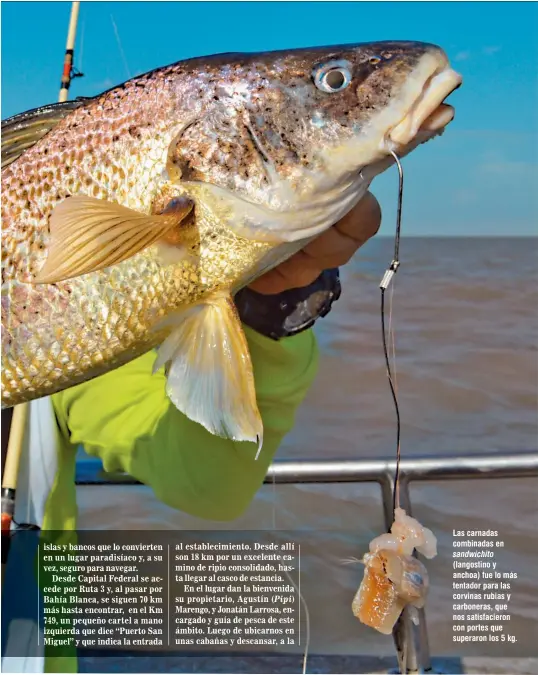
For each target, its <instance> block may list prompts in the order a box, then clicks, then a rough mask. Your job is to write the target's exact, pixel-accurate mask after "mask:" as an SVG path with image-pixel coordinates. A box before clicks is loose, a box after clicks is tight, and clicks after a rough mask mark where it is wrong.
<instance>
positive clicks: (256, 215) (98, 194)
mask: <svg viewBox="0 0 538 675" xmlns="http://www.w3.org/2000/svg"><path fill="white" fill-rule="evenodd" d="M460 82H461V77H460V76H459V75H458V74H457V73H455V72H454V71H453V70H452V69H451V68H450V67H449V64H448V60H447V57H446V55H445V53H444V52H443V51H442V50H441V49H440V48H438V47H436V46H434V45H429V44H424V43H418V42H377V43H375V42H374V43H369V44H358V45H344V46H336V47H324V48H313V49H300V50H291V51H281V52H269V53H263V54H224V55H219V56H212V57H207V58H196V59H191V60H187V61H181V62H179V63H175V64H174V65H171V66H167V67H164V68H159V69H157V70H154V71H152V72H150V73H147V74H145V75H141V76H139V77H136V78H134V79H132V80H129V81H128V82H126V83H125V84H123V85H121V86H118V87H115V88H114V89H111V90H109V91H107V92H105V93H104V94H102V95H100V96H97V97H96V98H92V99H86V100H81V101H78V100H77V101H72V102H70V103H66V104H57V105H52V106H47V107H45V108H40V109H37V110H34V111H30V112H28V113H24V114H22V115H18V116H16V117H14V118H11V119H9V120H7V121H6V122H4V123H3V124H2V193H3V197H2V225H3V232H2V327H3V331H2V405H3V407H9V406H13V405H15V404H18V403H21V402H24V401H30V400H32V399H36V398H39V397H42V396H47V395H50V394H53V393H54V392H58V391H60V390H62V389H65V388H67V387H71V386H73V385H75V384H78V383H80V382H83V381H85V380H88V379H90V378H93V377H96V376H98V375H101V374H103V373H105V372H107V371H109V370H111V369H113V368H116V367H118V366H121V365H122V364H125V363H127V362H128V361H130V360H132V359H134V358H136V357H138V356H140V355H142V354H144V353H145V352H147V351H149V350H150V349H152V348H154V347H157V346H159V345H160V348H159V352H158V358H157V362H156V368H159V367H161V366H163V365H165V364H166V366H167V393H168V395H169V397H170V399H171V400H172V401H173V403H174V404H175V405H176V406H177V407H178V408H179V409H180V410H181V411H183V412H184V413H185V414H186V415H187V416H188V417H190V418H191V419H193V420H195V421H197V422H199V423H201V424H203V425H204V426H205V427H206V428H207V429H208V430H209V431H210V432H212V433H214V434H217V435H221V436H224V437H228V438H233V439H236V440H249V441H256V440H258V442H259V443H261V438H262V433H263V429H262V422H261V418H260V414H259V411H258V407H257V403H256V394H255V389H254V381H253V374H252V367H251V361H250V356H249V353H248V348H247V343H246V341H245V337H244V334H243V331H242V329H241V324H240V322H239V320H238V317H237V314H236V312H235V308H234V304H233V300H232V297H233V294H234V293H235V292H237V290H239V289H240V288H241V287H242V286H245V285H246V284H248V283H250V282H251V281H252V280H253V279H255V278H256V277H258V276H259V275H261V274H262V273H263V272H265V271H267V270H268V269H270V268H271V267H274V266H275V265H276V264H278V263H280V262H281V261H283V260H285V259H286V258H288V257H289V256H291V255H292V254H293V253H295V252H296V251H297V250H298V249H300V248H302V247H303V246H304V245H305V243H306V242H307V241H308V240H310V239H311V238H312V237H315V236H317V235H319V234H320V233H321V232H323V231H324V230H326V229H327V228H329V227H330V226H331V225H333V224H334V223H335V222H336V221H338V220H339V219H340V218H341V217H342V216H343V215H344V214H345V213H346V212H348V211H349V210H350V209H351V208H352V207H353V206H354V205H355V204H356V203H357V202H358V201H359V200H360V199H361V197H362V196H363V195H364V194H365V192H366V190H367V189H368V186H369V184H370V183H371V181H372V179H373V178H374V176H375V175H376V174H379V173H380V172H381V171H383V170H385V169H386V168H387V167H388V166H389V165H390V164H391V163H392V158H391V157H390V155H389V151H390V150H391V149H392V150H394V151H397V152H398V153H399V154H400V155H403V154H406V153H407V152H409V151H410V150H412V149H413V148H414V147H416V146H417V145H418V144H420V143H421V142H423V141H425V140H428V139H429V138H431V137H432V136H434V135H436V134H437V133H439V132H440V131H441V130H442V129H443V128H444V126H445V125H446V124H447V123H448V122H449V121H450V120H451V119H452V117H453V109H452V108H451V107H450V106H447V105H444V104H443V101H444V99H445V97H446V96H447V95H448V94H450V93H451V92H452V91H453V90H454V89H455V88H456V87H457V86H459V84H460Z"/></svg>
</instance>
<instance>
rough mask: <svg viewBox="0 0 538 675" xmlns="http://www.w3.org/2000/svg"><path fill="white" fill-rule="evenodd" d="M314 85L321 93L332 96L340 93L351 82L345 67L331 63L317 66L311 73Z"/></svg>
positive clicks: (349, 73) (337, 63) (338, 63)
mask: <svg viewBox="0 0 538 675" xmlns="http://www.w3.org/2000/svg"><path fill="white" fill-rule="evenodd" d="M313 76H314V84H315V85H316V87H317V88H318V89H321V91H325V92H327V93H328V94H334V93H335V92H337V91H342V89H345V88H346V87H347V86H348V85H349V83H350V82H351V72H350V70H349V68H348V67H347V65H344V64H343V63H341V62H338V61H333V62H331V63H326V64H324V65H322V66H319V67H318V68H317V69H316V70H315V71H314V73H313Z"/></svg>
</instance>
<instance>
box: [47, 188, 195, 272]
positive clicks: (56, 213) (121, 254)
mask: <svg viewBox="0 0 538 675" xmlns="http://www.w3.org/2000/svg"><path fill="white" fill-rule="evenodd" d="M193 205H194V203H193V201H192V200H190V199H188V198H186V197H180V198H177V199H173V200H172V201H171V202H170V204H169V205H168V206H167V208H166V209H165V211H164V212H163V213H161V214H159V215H146V214H143V213H138V212H136V211H133V210H132V209H128V208H126V207H125V206H121V205H120V204H115V203H113V202H108V201H105V200H102V199H94V198H93V197H86V196H83V195H77V196H74V197H68V198H67V199H65V200H64V201H63V202H61V203H60V204H58V206H56V208H55V209H54V210H53V212H52V214H51V216H50V219H49V225H50V237H51V238H50V243H49V250H48V256H47V260H46V262H45V265H44V266H43V268H42V269H41V271H40V272H39V274H38V275H37V277H36V278H35V279H34V283H38V284H52V283H57V282H59V281H63V280H65V279H71V278H73V277H78V276H81V275H82V274H88V273H89V272H97V271H98V270H101V269H103V268H105V267H110V266H111V265H117V264H118V263H120V262H122V261H124V260H127V258H131V257H132V256H134V255H135V254H137V253H139V252H140V251H142V250H144V249H145V248H147V247H148V246H151V245H152V244H154V243H155V242H157V241H158V240H159V239H161V238H162V237H163V236H164V235H165V234H166V233H167V232H168V231H169V230H171V229H172V228H174V227H176V226H178V225H179V224H180V223H181V221H182V220H183V219H184V218H186V217H187V216H188V215H189V213H190V212H191V211H192V208H193Z"/></svg>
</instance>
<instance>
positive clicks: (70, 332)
mask: <svg viewBox="0 0 538 675" xmlns="http://www.w3.org/2000/svg"><path fill="white" fill-rule="evenodd" d="M176 71H177V68H171V69H169V70H168V71H166V70H165V71H163V72H161V73H158V75H154V76H152V77H147V78H141V79H140V80H135V81H134V82H133V83H131V85H130V86H125V87H124V88H120V89H115V90H112V91H111V92H109V93H107V94H105V95H104V96H103V97H101V98H100V99H98V100H97V101H95V102H93V103H92V104H90V105H89V106H87V107H83V108H82V109H79V110H77V111H75V112H74V113H73V114H72V115H71V116H70V117H69V118H67V119H66V120H65V121H64V122H62V123H60V125H59V126H58V127H57V128H56V129H55V130H53V131H52V132H51V134H50V136H49V137H48V142H47V143H46V144H43V143H41V144H39V145H38V146H34V147H33V148H31V149H30V150H28V151H27V152H26V153H25V154H24V155H23V157H21V158H20V160H19V161H18V162H17V163H16V164H14V165H11V166H10V167H8V168H7V169H5V170H4V172H3V174H2V193H3V200H2V223H3V236H2V260H3V270H2V271H3V275H4V279H7V280H8V281H7V284H6V285H5V286H4V280H3V291H2V313H3V331H2V355H3V360H4V366H3V373H2V387H3V394H2V395H3V402H4V403H7V404H8V405H15V404H17V403H21V402H23V401H24V400H27V399H29V398H33V394H35V393H39V394H40V395H47V394H51V393H54V392H55V391H58V390H59V389H61V388H63V386H64V385H65V384H66V383H69V384H70V385H73V384H77V383H78V382H82V381H85V380H87V379H90V378H91V377H95V376H97V375H99V374H101V373H102V372H103V371H104V370H105V368H106V369H107V370H108V369H110V367H116V366H119V365H121V364H124V363H126V362H128V361H130V360H132V359H133V358H136V357H137V356H140V355H142V354H144V353H145V352H147V351H148V350H150V349H151V348H153V347H155V346H156V345H158V344H159V343H160V342H161V341H162V338H163V334H162V332H161V333H155V334H152V333H151V332H150V328H151V327H152V326H153V325H154V324H155V322H156V320H157V319H158V318H160V317H162V316H165V315H166V314H168V313H169V312H171V311H174V310H176V309H177V308H178V307H179V306H181V305H183V304H185V303H193V302H195V301H196V300H197V299H198V298H200V297H203V296H204V295H206V294H210V293H211V292H213V291H215V290H217V289H219V288H222V287H226V286H227V284H228V285H229V284H230V283H231V282H233V281H234V280H235V279H236V278H237V277H239V276H241V274H242V273H243V271H244V270H245V268H247V267H248V266H249V265H250V264H252V262H253V261H256V258H257V257H258V256H260V255H261V254H263V252H264V251H265V250H267V248H268V246H267V245H266V244H263V243H258V242H250V241H246V240H245V239H243V238H241V237H237V236H235V235H234V234H233V233H232V232H231V231H230V230H229V229H227V228H221V227H219V223H218V222H214V220H212V218H211V214H204V213H199V214H198V216H199V217H198V218H197V223H198V229H199V239H200V241H199V252H200V265H199V266H197V267H195V266H194V265H193V264H192V263H190V262H189V261H185V262H183V263H180V264H177V265H174V266H166V267H163V266H162V265H160V264H159V263H158V261H157V260H156V258H155V255H154V253H153V252H152V251H145V252H141V253H140V254H138V255H137V256H136V259H133V260H130V261H126V262H124V263H121V264H120V265H118V266H116V267H115V268H112V269H109V270H104V271H99V272H95V273H92V274H88V275H84V276H83V277H80V278H78V279H70V280H67V281H63V282H59V283H57V284H49V285H32V284H31V283H29V282H31V280H32V278H33V276H34V275H35V273H36V272H37V271H38V270H39V269H40V268H41V267H42V265H43V263H44V261H45V258H46V255H47V254H46V250H47V245H48V228H47V217H48V215H49V214H50V213H51V211H52V209H53V208H54V206H55V204H56V203H57V202H58V201H59V200H61V199H64V198H66V197H67V196H68V195H71V194H77V193H80V192H83V193H84V194H87V195H90V196H93V197H96V198H99V199H107V200H112V201H117V202H119V203H122V204H124V205H125V206H128V207H130V208H132V209H134V210H136V211H140V212H145V213H150V212H151V211H152V209H153V205H154V204H155V203H157V205H158V203H159V201H160V202H161V203H162V201H163V198H164V197H165V196H166V194H167V193H169V192H171V193H173V192H174V189H173V187H172V188H171V186H170V185H169V184H167V182H166V181H163V178H162V174H163V171H164V170H165V169H166V164H167V153H168V149H169V146H170V144H171V142H172V139H173V137H174V135H175V134H177V129H178V126H179V125H178V120H177V117H172V115H171V108H172V103H171V100H172V93H171V92H170V81H169V80H168V81H167V79H166V77H167V74H177V72H176ZM202 75H203V77H199V78H198V81H196V82H194V83H193V82H191V81H189V83H188V89H189V90H191V91H192V89H194V90H196V91H197V92H198V93H199V96H200V97H201V96H202V94H203V95H204V96H205V98H207V99H208V100H210V99H211V98H212V95H213V93H212V91H211V90H208V91H207V90H206V91H205V92H203V88H204V87H206V86H207V77H208V73H202ZM192 79H195V78H192ZM191 96H192V98H191V97H189V98H188V100H187V103H186V105H185V107H186V110H185V116H184V119H185V120H188V119H189V118H190V116H191V114H192V108H191V105H190V101H191V100H193V99H195V98H196V96H195V94H194V93H191ZM198 105H199V103H198ZM176 114H177V112H176ZM180 124H181V122H180ZM215 144H216V145H217V144H218V139H217V141H216V143H215ZM204 150H205V152H209V143H208V141H207V140H206V141H205V142H204ZM199 209H203V206H200V207H199ZM14 279H17V281H13V280H14Z"/></svg>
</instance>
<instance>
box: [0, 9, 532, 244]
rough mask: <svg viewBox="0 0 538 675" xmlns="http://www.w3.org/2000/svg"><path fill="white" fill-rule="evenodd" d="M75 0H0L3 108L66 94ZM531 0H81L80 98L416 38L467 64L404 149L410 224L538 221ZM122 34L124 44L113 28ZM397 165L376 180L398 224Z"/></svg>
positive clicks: (444, 230) (388, 224)
mask: <svg viewBox="0 0 538 675" xmlns="http://www.w3.org/2000/svg"><path fill="white" fill-rule="evenodd" d="M70 7H71V3H70V2H2V48H1V54H2V119H5V118H6V117H8V116H10V115H13V114H15V113H17V112H22V111H24V110H28V109H29V108H33V107H36V106H38V105H42V104H44V103H50V102H53V101H55V100H56V99H57V96H58V90H59V82H60V76H61V70H62V62H63V52H64V49H65V38H66V33H67V24H68V20H69V13H70ZM537 25H538V5H537V3H534V2H82V3H81V11H80V18H79V31H78V40H77V48H76V55H75V65H76V66H77V67H78V68H79V69H80V70H82V71H83V72H84V74H85V77H83V78H80V79H76V80H74V82H73V84H72V89H71V93H72V96H77V95H85V96H91V95H94V94H97V93H99V92H100V91H102V90H104V89H107V88H109V87H111V86H112V85H114V84H116V83H120V82H123V81H125V80H126V79H128V78H129V77H132V76H134V75H136V74H139V73H142V72H145V71H147V70H150V69H152V68H155V67H158V66H162V65H165V64H168V63H172V62H174V61H178V60H180V59H183V58H188V57H191V56H197V55H204V54H212V53H218V52H227V51H262V50H270V49H282V48H286V47H302V46H312V45H327V44H339V43H340V44H341V43H352V42H366V41H370V40H389V39H406V40H407V39H413V40H422V41H426V42H434V43H436V44H439V45H440V46H442V47H443V48H444V49H445V50H446V51H447V53H448V55H449V57H450V58H451V60H452V61H453V66H454V67H455V68H456V69H457V70H459V71H460V72H461V73H462V74H463V76H464V84H463V87H462V88H460V89H459V90H458V91H457V92H456V93H455V94H454V95H453V97H451V99H450V102H451V103H453V104H454V105H455V107H456V119H455V121H454V122H453V123H452V124H451V125H450V126H449V128H448V129H447V132H446V133H445V135H444V136H442V137H441V138H439V139H436V140H435V141H433V142H431V143H428V144H426V145H425V146H423V147H421V148H419V149H418V150H417V151H416V152H415V153H413V154H412V155H410V156H409V157H408V158H406V159H405V161H404V166H405V169H406V172H405V180H406V190H405V198H404V216H403V228H404V231H403V234H404V235H443V236H449V235H484V234H486V235H487V234H489V235H525V234H527V235H529V234H536V233H537V232H538V187H537V186H538V113H537V111H538V65H537V64H538V31H536V26H537ZM116 31H117V34H118V35H119V38H120V43H121V47H120V45H119V44H118V40H117V38H116ZM396 187H397V175H396V172H395V170H391V171H389V172H388V173H387V174H385V175H383V176H381V177H379V178H378V179H376V181H375V182H374V184H373V191H374V192H375V194H376V196H377V197H378V199H379V200H380V201H381V204H382V207H383V212H384V223H383V228H382V233H383V234H390V233H392V231H393V229H394V216H395V210H396V209H395V207H396V204H395V202H396Z"/></svg>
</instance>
